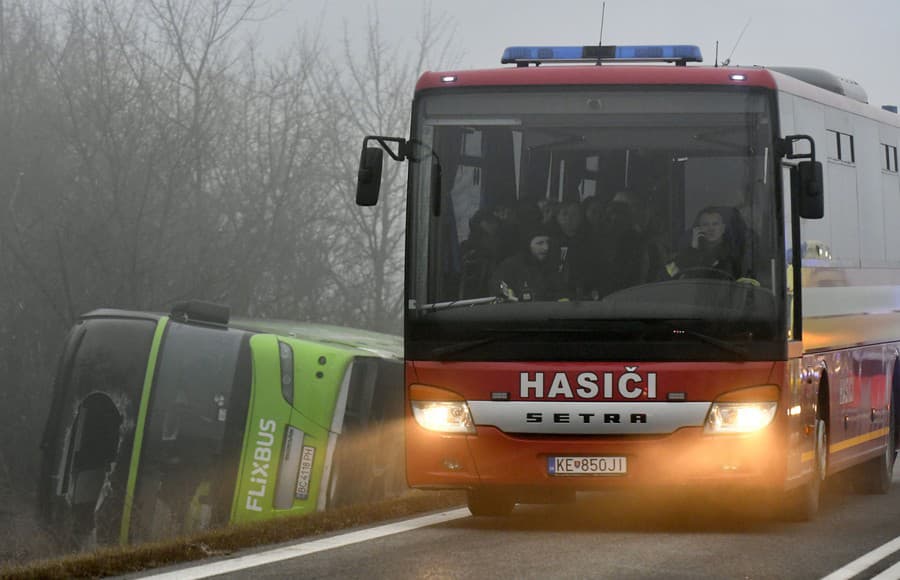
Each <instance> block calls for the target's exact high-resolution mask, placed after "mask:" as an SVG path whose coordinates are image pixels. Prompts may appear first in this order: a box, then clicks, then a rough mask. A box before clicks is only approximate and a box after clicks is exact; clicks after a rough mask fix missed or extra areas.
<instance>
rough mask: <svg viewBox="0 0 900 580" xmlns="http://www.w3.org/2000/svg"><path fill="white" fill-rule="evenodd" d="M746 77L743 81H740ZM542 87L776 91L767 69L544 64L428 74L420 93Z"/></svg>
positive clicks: (421, 80) (420, 79)
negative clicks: (690, 87) (698, 87)
mask: <svg viewBox="0 0 900 580" xmlns="http://www.w3.org/2000/svg"><path fill="white" fill-rule="evenodd" d="M735 75H742V76H743V77H744V78H743V80H736V79H735V78H732V77H734V76H735ZM540 85H725V86H728V85H734V86H759V87H766V88H769V89H774V88H775V86H776V85H775V79H774V78H773V76H772V74H771V72H769V71H768V70H766V69H764V68H741V67H703V66H673V65H621V64H605V65H602V66H596V65H543V66H529V67H508V68H496V69H480V70H462V71H445V72H426V73H424V74H423V75H422V76H421V77H420V78H419V82H418V83H417V84H416V91H417V92H418V91H422V90H426V89H434V88H448V87H456V86H459V87H475V86H540Z"/></svg>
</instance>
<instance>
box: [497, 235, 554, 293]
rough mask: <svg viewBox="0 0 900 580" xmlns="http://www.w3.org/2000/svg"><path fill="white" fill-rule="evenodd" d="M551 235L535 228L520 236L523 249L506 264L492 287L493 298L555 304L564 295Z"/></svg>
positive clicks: (498, 270)
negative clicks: (494, 296) (553, 302)
mask: <svg viewBox="0 0 900 580" xmlns="http://www.w3.org/2000/svg"><path fill="white" fill-rule="evenodd" d="M550 234H551V232H550V231H549V230H548V228H546V227H543V226H542V225H535V226H532V228H531V229H530V230H528V233H527V234H526V235H524V236H521V237H520V238H519V239H521V240H523V243H522V244H521V249H520V251H519V252H517V253H516V254H514V255H512V256H510V257H509V258H506V259H505V260H503V262H501V263H500V265H499V266H498V268H497V271H496V272H494V275H493V276H492V278H491V282H490V285H489V289H490V294H497V295H500V296H503V297H505V298H507V299H509V300H514V301H522V302H528V301H532V300H556V299H558V298H559V297H560V296H561V295H562V277H561V275H560V271H559V264H558V262H557V260H556V259H555V258H554V257H553V256H552V254H551V248H552V247H553V242H552V237H551V235H550Z"/></svg>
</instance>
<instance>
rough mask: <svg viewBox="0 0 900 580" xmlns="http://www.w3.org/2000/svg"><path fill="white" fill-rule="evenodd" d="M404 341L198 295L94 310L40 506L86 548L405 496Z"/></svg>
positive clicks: (70, 369) (62, 372) (56, 419)
mask: <svg viewBox="0 0 900 580" xmlns="http://www.w3.org/2000/svg"><path fill="white" fill-rule="evenodd" d="M401 348H402V345H401V340H400V338H399V337H394V336H391V335H385V334H379V333H374V332H367V331H361V330H354V329H347V328H341V327H334V326H325V325H316V324H300V323H288V322H271V321H255V320H238V319H235V320H230V317H229V313H228V309H227V307H222V306H218V305H215V304H210V303H203V302H196V301H195V302H190V303H187V304H183V305H179V306H178V307H176V308H175V309H173V311H172V312H171V313H170V314H169V315H162V314H153V313H144V312H134V311H125V310H95V311H93V312H90V313H88V314H85V315H84V316H82V317H81V318H80V319H79V321H78V322H77V324H76V325H75V326H74V327H73V328H72V330H71V331H70V333H69V335H68V337H67V339H66V343H65V347H64V351H63V354H62V357H61V359H60V363H59V368H58V370H57V375H56V380H55V384H54V395H53V401H52V405H51V409H50V414H49V417H48V420H47V425H46V428H45V431H44V436H43V439H42V449H43V458H42V470H41V481H40V487H39V495H40V503H41V507H42V512H43V517H44V520H45V521H46V523H47V524H48V525H49V526H51V527H52V528H53V529H55V530H57V531H58V532H61V533H62V534H63V535H64V536H65V537H68V538H70V539H71V540H72V541H73V542H74V544H75V545H77V546H80V547H91V546H94V545H103V544H113V543H122V544H125V543H136V542H142V541H148V540H156V539H161V538H165V537H171V536H173V535H178V534H183V533H190V532H194V531H198V530H203V529H208V528H211V527H217V526H221V525H225V524H229V523H240V522H249V521H255V520H261V519H267V518H272V517H277V516H280V515H289V514H307V513H310V512H314V511H319V510H323V509H326V508H330V507H335V506H340V505H347V504H352V503H360V502H366V501H374V500H378V499H382V498H384V497H390V496H394V495H399V494H400V493H402V491H403V490H404V489H405V486H406V483H405V476H404V472H403V455H402V453H403V444H402V427H401V422H400V419H401V417H402V416H403V367H402V363H401V361H402V351H401Z"/></svg>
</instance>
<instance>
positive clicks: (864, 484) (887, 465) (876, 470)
mask: <svg viewBox="0 0 900 580" xmlns="http://www.w3.org/2000/svg"><path fill="white" fill-rule="evenodd" d="M892 403H893V401H892ZM890 409H891V411H890V412H891V419H890V426H889V429H888V435H887V439H888V441H887V445H885V447H884V452H882V454H881V455H879V456H878V457H874V458H872V459H870V460H869V461H867V462H865V463H863V464H862V465H860V466H859V471H858V472H857V474H856V475H857V478H856V484H857V485H856V488H857V489H858V490H859V491H861V492H862V493H872V494H885V493H887V492H888V491H890V489H891V477H892V476H893V474H894V458H895V457H896V456H897V443H896V430H897V418H896V416H895V415H894V405H893V404H891V407H890Z"/></svg>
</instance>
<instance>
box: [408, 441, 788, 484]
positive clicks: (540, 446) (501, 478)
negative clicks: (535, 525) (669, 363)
mask: <svg viewBox="0 0 900 580" xmlns="http://www.w3.org/2000/svg"><path fill="white" fill-rule="evenodd" d="M561 457H574V458H579V461H580V460H582V458H594V457H597V458H601V457H602V458H625V461H624V462H622V461H619V460H615V462H616V464H617V466H624V470H622V469H619V471H624V472H623V473H615V474H591V475H584V474H582V475H564V474H558V473H556V474H554V473H552V472H553V471H554V467H552V465H554V462H555V460H556V458H561ZM786 463H787V461H786V456H785V452H784V450H783V446H780V445H777V444H776V435H775V430H774V429H772V428H771V427H770V428H767V429H764V430H763V431H761V432H759V433H755V434H752V435H707V434H704V432H703V428H701V427H686V428H682V429H679V430H677V431H675V432H674V433H671V434H668V435H659V436H589V437H586V436H579V437H560V436H552V435H540V436H533V435H511V434H507V433H504V432H502V431H500V430H499V429H497V428H495V427H482V426H479V427H478V428H477V433H476V434H474V435H442V434H438V433H433V432H430V431H426V430H424V429H421V428H420V427H418V426H417V425H410V426H409V428H408V429H407V478H408V481H409V484H410V486H412V487H418V488H468V489H473V488H478V487H497V488H500V487H506V488H510V487H529V488H543V489H561V490H562V489H568V490H603V489H615V488H628V487H657V486H667V487H671V486H702V485H709V486H711V487H718V486H726V487H735V488H753V489H769V490H775V489H783V488H784V485H785V472H786Z"/></svg>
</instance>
